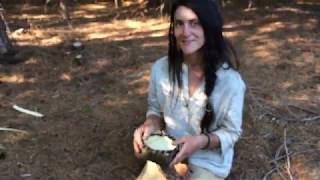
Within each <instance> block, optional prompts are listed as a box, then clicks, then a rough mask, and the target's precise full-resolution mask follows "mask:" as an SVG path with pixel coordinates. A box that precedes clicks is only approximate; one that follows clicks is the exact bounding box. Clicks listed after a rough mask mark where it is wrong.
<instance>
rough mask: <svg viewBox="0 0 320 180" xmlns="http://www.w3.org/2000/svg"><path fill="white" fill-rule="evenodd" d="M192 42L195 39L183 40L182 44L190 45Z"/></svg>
mask: <svg viewBox="0 0 320 180" xmlns="http://www.w3.org/2000/svg"><path fill="white" fill-rule="evenodd" d="M192 42H193V40H181V44H182V45H189V44H190V43H192Z"/></svg>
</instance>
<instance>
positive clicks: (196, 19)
mask: <svg viewBox="0 0 320 180" xmlns="http://www.w3.org/2000/svg"><path fill="white" fill-rule="evenodd" d="M174 20H175V21H182V22H184V21H199V19H198V18H191V19H187V20H183V19H179V18H174Z"/></svg>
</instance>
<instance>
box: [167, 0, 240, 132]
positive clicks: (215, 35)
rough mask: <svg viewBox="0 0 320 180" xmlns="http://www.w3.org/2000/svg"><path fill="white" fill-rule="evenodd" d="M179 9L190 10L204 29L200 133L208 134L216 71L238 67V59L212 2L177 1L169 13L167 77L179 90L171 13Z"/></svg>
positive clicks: (179, 64) (179, 65)
mask: <svg viewBox="0 0 320 180" xmlns="http://www.w3.org/2000/svg"><path fill="white" fill-rule="evenodd" d="M179 6H185V7H187V8H190V9H191V10H192V11H193V12H194V13H195V14H196V15H197V16H198V19H199V22H200V24H201V26H202V28H203V30H204V36H205V43H204V45H203V47H202V48H201V50H202V51H203V57H202V58H203V59H202V63H203V65H204V66H203V68H204V76H205V94H206V96H207V97H208V101H207V105H206V112H205V115H204V117H203V119H202V121H201V131H202V132H206V131H207V132H208V131H209V126H210V124H211V123H212V120H214V119H215V115H214V111H213V105H212V104H210V103H209V97H210V95H211V93H212V91H213V89H214V85H215V81H216V78H217V75H216V71H217V70H218V69H219V68H220V67H221V66H222V65H223V64H224V63H227V64H228V67H229V68H238V66H239V63H238V58H237V56H236V53H235V51H234V49H233V47H232V46H231V44H230V43H229V41H227V40H226V39H225V38H224V36H223V34H222V31H223V19H222V16H221V14H220V11H219V8H218V5H217V3H216V2H215V1H214V0H176V1H175V3H174V4H173V6H172V9H171V13H170V16H171V17H170V28H169V50H168V55H169V76H170V80H171V82H172V83H173V87H174V86H175V84H178V87H179V89H181V87H182V79H181V73H182V63H183V55H182V52H181V50H179V49H178V46H177V41H176V38H175V36H174V14H175V12H176V10H177V8H178V7H179ZM231 54H233V56H234V59H235V62H236V63H235V65H233V64H232V63H231V56H230V55H231Z"/></svg>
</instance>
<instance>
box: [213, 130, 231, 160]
mask: <svg viewBox="0 0 320 180" xmlns="http://www.w3.org/2000/svg"><path fill="white" fill-rule="evenodd" d="M213 134H215V135H216V136H218V138H219V141H220V150H221V153H222V155H224V154H225V153H226V151H227V150H228V148H230V147H231V145H230V140H229V139H228V134H227V132H225V131H224V130H222V129H220V130H217V131H214V132H213Z"/></svg>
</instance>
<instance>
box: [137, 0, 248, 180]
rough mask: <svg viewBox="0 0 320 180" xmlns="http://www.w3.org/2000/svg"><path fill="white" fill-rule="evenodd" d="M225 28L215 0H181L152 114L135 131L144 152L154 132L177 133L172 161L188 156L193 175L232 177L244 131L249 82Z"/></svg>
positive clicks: (152, 93) (154, 87)
mask: <svg viewBox="0 0 320 180" xmlns="http://www.w3.org/2000/svg"><path fill="white" fill-rule="evenodd" d="M222 29H223V22H222V17H221V14H220V12H219V10H218V7H217V4H216V3H215V2H214V1H213V0H177V1H176V2H175V4H174V5H173V6H172V11H171V19H170V29H169V52H168V57H164V58H161V59H159V60H158V61H157V62H156V63H155V64H154V65H153V67H152V73H151V80H150V87H149V97H148V104H149V107H148V111H147V118H146V120H145V122H144V123H143V124H142V125H141V126H139V127H138V128H137V129H136V130H135V132H134V138H133V144H134V150H135V154H136V156H138V157H139V154H140V153H141V150H142V148H143V146H144V145H143V139H146V138H147V137H148V136H149V135H150V134H151V133H153V132H156V131H159V130H165V132H166V133H167V134H169V135H170V136H173V137H174V138H175V139H176V141H175V142H174V144H176V145H180V147H181V148H180V151H179V153H178V154H177V155H176V156H175V158H174V159H173V160H172V162H171V164H170V166H174V165H175V164H177V163H179V162H181V161H182V160H184V159H188V162H189V168H190V172H191V173H189V175H188V177H187V178H188V179H210V180H211V179H224V178H226V177H227V176H228V174H229V172H230V169H231V165H232V159H233V154H234V144H235V143H236V141H237V140H238V138H239V136H240V134H241V131H242V129H241V124H242V110H243V101H244V94H245V84H244V82H243V80H242V79H241V77H240V74H239V73H238V72H237V71H236V70H235V68H236V67H234V65H233V64H232V63H231V60H230V54H231V52H233V51H232V48H231V46H230V45H229V44H228V43H227V41H226V39H225V38H224V37H223V35H222ZM236 64H238V63H236ZM142 176H143V175H142Z"/></svg>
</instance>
